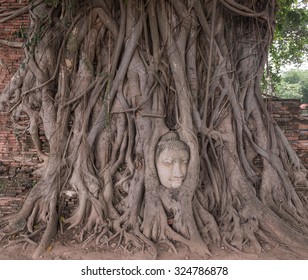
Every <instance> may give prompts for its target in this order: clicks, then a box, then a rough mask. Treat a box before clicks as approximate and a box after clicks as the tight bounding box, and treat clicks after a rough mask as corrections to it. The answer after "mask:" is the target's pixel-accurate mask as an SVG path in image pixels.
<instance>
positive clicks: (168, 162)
mask: <svg viewBox="0 0 308 280" xmlns="http://www.w3.org/2000/svg"><path fill="white" fill-rule="evenodd" d="M163 164H164V165H166V166H170V165H171V164H172V162H171V161H164V162H163Z"/></svg>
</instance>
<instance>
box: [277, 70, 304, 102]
mask: <svg viewBox="0 0 308 280" xmlns="http://www.w3.org/2000/svg"><path fill="white" fill-rule="evenodd" d="M276 95H277V96H279V97H282V98H297V99H301V101H302V102H303V103H308V70H306V71H300V70H292V71H288V72H286V73H284V74H283V75H282V77H281V81H280V83H279V84H277V88H276Z"/></svg>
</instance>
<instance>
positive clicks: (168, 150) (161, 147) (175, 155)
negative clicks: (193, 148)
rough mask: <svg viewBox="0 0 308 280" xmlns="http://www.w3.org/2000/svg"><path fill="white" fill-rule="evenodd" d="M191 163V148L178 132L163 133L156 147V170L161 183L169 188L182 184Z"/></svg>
mask: <svg viewBox="0 0 308 280" xmlns="http://www.w3.org/2000/svg"><path fill="white" fill-rule="evenodd" d="M188 163H189V148H188V146H187V145H186V144H185V143H184V142H183V141H181V140H180V138H179V136H178V134H177V133H176V132H168V133H167V134H165V135H163V136H162V137H161V139H160V141H159V142H158V144H157V147H156V170H157V173H158V177H159V180H160V183H161V184H162V185H163V186H164V187H165V188H168V189H171V188H173V189H174V188H179V187H180V186H182V184H183V182H184V180H185V178H186V174H187V168H188Z"/></svg>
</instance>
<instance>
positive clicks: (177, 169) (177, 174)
mask: <svg viewBox="0 0 308 280" xmlns="http://www.w3.org/2000/svg"><path fill="white" fill-rule="evenodd" d="M173 177H175V178H183V177H184V173H183V171H182V169H181V165H180V164H179V163H178V162H176V163H175V164H174V166H173Z"/></svg>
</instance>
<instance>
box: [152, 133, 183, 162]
mask: <svg viewBox="0 0 308 280" xmlns="http://www.w3.org/2000/svg"><path fill="white" fill-rule="evenodd" d="M165 149H178V150H186V151H187V152H188V153H189V147H188V146H187V144H186V143H185V142H183V141H182V140H181V139H180V137H179V134H178V133H177V132H175V131H169V132H168V133H166V134H164V135H163V136H162V137H161V138H160V139H159V141H158V143H157V146H156V150H155V156H156V158H158V156H159V155H160V153H161V152H162V151H163V150H165Z"/></svg>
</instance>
